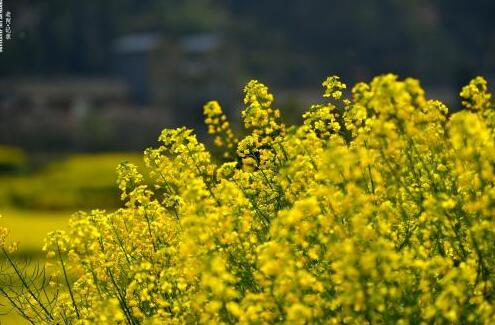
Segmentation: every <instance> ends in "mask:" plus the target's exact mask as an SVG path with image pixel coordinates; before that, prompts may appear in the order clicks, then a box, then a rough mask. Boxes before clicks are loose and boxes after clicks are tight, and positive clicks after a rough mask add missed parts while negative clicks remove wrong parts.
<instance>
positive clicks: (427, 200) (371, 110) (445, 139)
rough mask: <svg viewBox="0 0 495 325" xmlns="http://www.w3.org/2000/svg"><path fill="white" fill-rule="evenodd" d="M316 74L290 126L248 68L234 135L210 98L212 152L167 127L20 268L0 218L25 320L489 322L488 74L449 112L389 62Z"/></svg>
mask: <svg viewBox="0 0 495 325" xmlns="http://www.w3.org/2000/svg"><path fill="white" fill-rule="evenodd" d="M323 87H324V92H323V98H324V100H322V103H320V104H315V105H313V106H311V107H310V108H309V109H308V110H307V112H306V113H305V114H304V115H303V116H302V123H301V125H298V126H290V127H289V126H286V125H284V123H282V121H281V112H280V110H279V109H278V108H277V107H276V106H275V105H274V97H273V95H272V94H271V93H270V92H269V90H268V88H267V87H266V86H265V85H263V84H261V83H260V82H257V81H251V82H249V83H248V84H247V85H246V87H245V89H244V92H245V99H244V109H243V110H242V112H241V113H242V118H243V122H244V126H245V134H246V135H245V136H243V137H240V136H239V135H237V134H235V133H234V132H233V131H232V130H231V127H230V124H229V122H228V119H227V117H226V116H225V114H224V113H223V111H222V108H221V106H220V104H219V103H217V102H215V101H213V102H210V103H208V104H206V105H205V107H204V113H205V122H206V124H207V126H208V130H209V133H211V134H212V135H213V136H214V138H215V144H216V145H218V146H219V147H220V148H222V150H223V155H222V156H221V157H216V156H214V155H212V154H210V151H208V150H207V148H206V147H205V146H204V145H203V144H202V143H200V142H199V141H198V140H197V138H196V136H195V134H194V132H193V131H192V130H189V129H186V128H178V129H173V130H164V131H163V132H162V134H161V135H160V137H159V140H160V145H159V146H158V147H156V148H150V149H147V150H146V151H145V152H144V164H145V167H144V168H138V167H137V166H135V165H133V164H131V163H122V164H120V165H119V166H118V168H117V171H118V187H119V188H120V191H121V200H122V207H121V208H120V209H118V210H116V211H114V212H110V213H109V212H105V211H104V210H93V211H90V212H79V213H76V214H74V215H73V217H72V218H71V220H70V222H69V225H68V226H67V228H66V230H60V231H55V232H51V233H50V234H49V235H48V237H47V238H46V240H45V244H44V247H43V251H44V252H45V253H46V256H47V261H48V262H47V263H46V266H42V267H40V268H37V269H36V270H35V271H34V272H33V271H28V270H25V269H23V268H22V267H20V266H19V264H18V262H16V260H15V258H14V257H13V254H14V253H15V251H16V246H17V245H16V244H15V243H13V242H12V241H10V240H9V235H8V230H7V229H6V228H1V227H0V249H1V251H0V252H1V253H0V255H2V256H3V261H4V262H3V264H2V267H1V268H0V270H1V272H2V273H0V277H1V278H0V282H1V284H2V285H1V286H0V294H1V295H3V297H4V300H7V301H9V302H10V304H11V305H12V306H13V310H14V311H16V312H17V313H18V314H19V315H20V316H21V317H23V318H24V319H26V320H27V321H28V322H31V323H34V324H38V323H46V324H56V323H58V324H141V323H144V324H237V323H239V324H272V323H273V324H274V323H285V324H342V323H344V324H430V323H438V324H443V323H447V324H448V323H472V324H493V323H495V219H494V216H495V186H494V180H495V169H494V168H495V105H494V103H493V101H492V98H491V95H490V93H489V92H488V90H487V83H486V81H485V80H484V79H483V78H481V77H477V78H475V79H473V80H472V81H471V82H470V83H469V85H467V86H465V87H464V88H463V89H462V91H461V93H460V97H461V100H462V104H463V109H462V110H461V111H460V112H456V113H453V114H449V112H448V108H447V107H446V106H445V105H443V104H442V103H441V102H439V101H436V100H431V99H428V98H427V97H426V95H425V92H424V90H423V89H422V88H421V86H420V84H419V82H418V81H417V80H414V79H405V80H399V79H398V78H397V77H396V76H395V75H383V76H378V77H376V78H374V79H373V80H372V81H371V82H370V83H358V84H356V85H354V86H353V87H352V89H349V88H348V87H347V85H345V84H344V83H343V82H341V81H340V79H339V78H338V77H335V76H333V77H329V78H328V79H327V80H325V82H324V83H323ZM47 202H48V201H47ZM4 217H6V218H7V217H8V215H5V216H4Z"/></svg>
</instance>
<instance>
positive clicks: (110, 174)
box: [0, 153, 139, 211]
mask: <svg viewBox="0 0 495 325" xmlns="http://www.w3.org/2000/svg"><path fill="white" fill-rule="evenodd" d="M123 160H129V161H133V162H138V161H139V158H138V156H137V155H133V154H115V153H112V154H110V153H109V154H79V155H72V156H70V157H68V158H67V159H64V160H61V161H58V162H53V163H50V164H49V165H48V166H46V167H44V168H43V169H42V170H41V171H39V172H35V173H32V174H28V175H18V176H14V177H3V178H2V179H1V182H2V187H1V188H0V202H1V203H2V204H3V205H7V206H14V207H19V208H25V209H38V210H72V211H73V210H74V209H92V208H95V207H104V208H112V207H118V206H119V200H118V197H117V195H118V191H117V189H116V188H115V177H116V174H115V165H116V164H118V163H119V162H120V161H123Z"/></svg>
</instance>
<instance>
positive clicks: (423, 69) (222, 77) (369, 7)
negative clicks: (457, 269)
mask: <svg viewBox="0 0 495 325" xmlns="http://www.w3.org/2000/svg"><path fill="white" fill-rule="evenodd" d="M6 10H11V11H12V13H13V25H12V28H13V35H12V36H13V39H12V40H10V41H9V40H4V53H1V54H0V214H2V215H3V216H4V217H3V218H2V219H0V224H2V225H7V226H8V227H10V228H11V230H12V236H13V238H14V239H16V240H19V241H20V242H21V246H20V247H21V249H20V251H19V253H18V255H20V256H21V257H25V258H32V259H40V258H41V256H42V254H41V251H40V247H41V244H42V239H43V237H44V236H45V234H46V232H48V231H50V230H52V229H55V228H63V227H65V225H66V222H67V218H68V216H70V214H71V213H72V212H74V211H76V210H79V209H85V210H89V209H93V208H103V209H109V210H110V209H115V208H116V207H118V205H119V201H118V192H117V190H116V185H115V166H116V165H117V164H118V162H120V161H122V160H130V161H133V162H136V163H138V164H140V152H142V151H143V149H144V148H146V147H148V146H152V145H154V144H155V143H156V138H157V136H158V134H159V132H160V130H161V129H163V128H167V127H177V126H182V125H187V126H189V127H194V128H196V129H197V130H198V133H199V135H200V137H201V138H203V139H206V140H208V138H207V137H206V136H205V134H204V129H203V128H202V125H201V121H202V117H201V107H202V105H203V104H204V103H205V102H206V101H208V100H210V99H218V100H220V101H221V102H222V104H223V106H224V108H225V110H226V111H227V112H228V113H229V115H230V116H231V118H232V119H233V120H234V121H238V120H239V115H240V114H239V111H240V109H241V98H242V86H243V84H244V83H245V82H246V81H248V80H249V79H252V78H255V79H259V80H261V81H262V82H265V83H267V84H268V85H269V86H270V87H271V89H272V90H273V92H274V93H275V94H276V95H277V97H276V98H277V101H276V103H277V105H278V106H280V107H282V110H283V113H284V116H285V117H286V119H287V121H288V122H289V123H291V122H296V121H297V120H298V116H300V113H301V112H302V110H304V108H305V107H307V105H308V104H309V103H311V102H313V101H317V100H318V98H319V96H320V83H321V81H322V80H323V79H324V78H325V77H326V76H327V75H329V74H338V75H340V76H341V77H342V79H343V80H344V81H346V82H348V83H353V82H355V81H357V80H364V81H367V80H369V79H370V78H371V77H372V76H374V75H376V74H381V73H387V72H394V73H397V74H399V75H400V76H401V77H406V76H413V77H416V78H419V79H420V80H421V81H422V83H423V85H424V86H425V87H426V88H427V89H428V94H429V96H430V97H433V98H438V99H441V100H443V101H444V102H446V103H448V104H449V106H450V107H451V109H453V110H455V109H458V108H459V103H458V100H457V93H458V91H459V89H460V87H461V85H463V84H465V83H466V82H467V81H468V80H469V79H470V78H472V77H473V76H475V75H477V74H482V75H484V76H485V77H486V78H487V79H488V80H489V81H490V80H493V79H494V78H495V20H494V19H493V14H494V13H495V1H493V0H479V1H476V0H473V1H464V0H436V1H435V0H353V1H333V0H312V1H300V0H272V1H262V0H251V1H239V0H216V1H213V0H71V1H67V0H43V1H42V0H36V1H35V0H4V11H6ZM234 125H235V123H234ZM0 303H1V302H0ZM0 308H1V307H0ZM1 317H2V316H0V320H1V319H2V318H1ZM10 322H13V321H12V320H10ZM7 323H8V321H7Z"/></svg>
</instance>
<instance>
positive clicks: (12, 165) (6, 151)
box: [0, 145, 27, 174]
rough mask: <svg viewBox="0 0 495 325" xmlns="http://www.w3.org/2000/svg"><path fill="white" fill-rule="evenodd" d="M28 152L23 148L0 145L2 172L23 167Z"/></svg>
mask: <svg viewBox="0 0 495 325" xmlns="http://www.w3.org/2000/svg"><path fill="white" fill-rule="evenodd" d="M26 161H27V158H26V154H25V153H24V151H22V149H19V148H16V147H11V146H5V145H0V174H1V173H2V172H4V171H6V172H11V171H13V170H19V169H22V168H23V167H24V166H25V165H26Z"/></svg>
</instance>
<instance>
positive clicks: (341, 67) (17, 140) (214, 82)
mask: <svg viewBox="0 0 495 325" xmlns="http://www.w3.org/2000/svg"><path fill="white" fill-rule="evenodd" d="M4 7H5V10H9V9H10V10H12V11H13V17H14V19H13V22H14V25H13V40H12V41H5V44H4V45H5V53H3V54H2V55H0V143H4V144H10V145H15V146H20V147H22V148H25V149H27V150H30V151H42V152H43V151H50V152H51V151H56V152H67V151H69V152H74V151H76V152H79V151H85V152H86V151H90V152H92V151H108V150H110V151H115V150H141V149H143V148H144V147H146V146H148V145H150V144H151V143H154V140H155V139H156V137H157V134H158V132H159V131H160V130H161V129H162V128H164V127H175V126H181V125H188V126H191V127H197V128H199V129H200V131H199V132H200V133H201V132H202V131H201V130H202V129H201V107H202V105H203V104H204V102H206V101H208V100H210V99H212V98H215V99H219V100H220V101H221V102H222V103H223V105H224V106H225V109H226V110H227V111H228V112H229V113H230V115H232V117H233V119H236V118H238V115H239V109H240V104H241V101H240V99H241V97H242V93H241V90H242V86H243V84H244V83H245V82H246V81H247V80H249V79H251V78H256V79H259V80H261V81H263V82H265V83H267V84H268V85H269V86H270V87H271V88H272V90H273V91H274V92H275V94H276V95H279V96H278V99H279V100H278V103H279V105H280V106H282V107H283V108H285V114H286V116H287V117H288V119H289V120H291V119H292V120H297V116H298V115H299V114H300V112H301V110H303V109H304V108H305V106H306V105H307V104H308V103H310V102H311V101H315V100H317V99H318V96H319V91H320V88H319V87H320V82H321V81H322V80H323V79H324V78H325V77H326V76H327V75H329V74H338V75H340V76H341V77H342V78H343V80H344V81H346V82H348V83H353V82H355V81H359V80H364V81H367V80H369V79H370V78H371V77H372V76H374V75H377V74H381V73H387V72H394V73H396V74H399V76H401V77H407V76H412V77H416V78H419V79H420V80H421V82H422V83H423V85H424V86H425V87H426V88H427V89H428V90H429V92H428V93H429V94H430V96H431V97H435V98H440V99H442V100H444V101H445V102H447V103H448V104H450V106H451V107H452V109H456V108H457V106H458V101H457V97H456V96H457V93H458V91H459V89H460V87H461V85H463V84H465V83H466V82H467V81H468V80H469V79H470V78H472V77H473V76H475V75H477V74H482V75H484V76H485V77H487V78H488V79H492V78H493V76H494V75H495V22H494V20H493V13H495V2H494V1H489V0H481V1H461V0H436V1H430V0H400V1H399V0H380V1H378V0H354V1H328V0H313V1H296V0H274V1H261V0H252V1H234V0H218V1H213V0H84V1H75V0H72V1H64V0H44V1H29V0H6V1H4Z"/></svg>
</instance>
